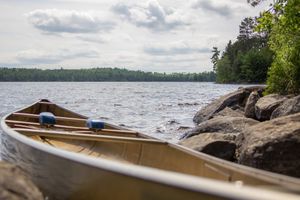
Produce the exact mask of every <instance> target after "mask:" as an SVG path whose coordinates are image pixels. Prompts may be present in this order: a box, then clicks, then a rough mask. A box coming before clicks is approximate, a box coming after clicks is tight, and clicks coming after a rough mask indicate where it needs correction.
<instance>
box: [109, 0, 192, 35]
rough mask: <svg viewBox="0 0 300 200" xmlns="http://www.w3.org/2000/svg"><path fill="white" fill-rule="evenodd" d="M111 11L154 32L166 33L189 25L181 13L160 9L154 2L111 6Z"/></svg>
mask: <svg viewBox="0 0 300 200" xmlns="http://www.w3.org/2000/svg"><path fill="white" fill-rule="evenodd" d="M112 11H113V12H115V13H116V14H118V15H120V16H121V17H122V18H123V19H126V20H128V21H129V22H131V23H132V24H134V25H136V26H138V27H146V28H148V29H151V30H154V31H167V30H171V29H174V28H176V27H179V26H184V25H188V24H189V22H188V21H187V20H186V19H185V17H184V16H183V15H182V13H179V11H176V10H174V9H171V8H170V9H166V8H164V7H162V6H161V5H160V4H159V2H158V1H156V0H151V1H148V2H147V3H146V4H143V5H137V4H135V5H127V4H125V3H118V4H116V5H114V6H112Z"/></svg>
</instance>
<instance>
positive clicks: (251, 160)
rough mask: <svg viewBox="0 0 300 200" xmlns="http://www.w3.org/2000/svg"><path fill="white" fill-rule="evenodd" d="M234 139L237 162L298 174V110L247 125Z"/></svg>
mask: <svg viewBox="0 0 300 200" xmlns="http://www.w3.org/2000/svg"><path fill="white" fill-rule="evenodd" d="M238 141H239V142H238V143H237V144H238V150H237V157H238V162H239V163H240V164H244V165H248V166H251V167H255V168H260V169H264V170H268V171H272V172H277V173H281V174H286V175H290V176H295V177H300V170H299V169H300V148H299V147H300V113H297V114H293V115H288V116H285V117H280V118H276V119H273V120H270V121H266V122H262V123H259V124H257V125H254V126H250V127H248V128H246V129H245V130H244V132H243V133H242V134H241V137H240V138H239V139H238Z"/></svg>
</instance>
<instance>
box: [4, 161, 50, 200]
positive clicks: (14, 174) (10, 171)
mask: <svg viewBox="0 0 300 200" xmlns="http://www.w3.org/2000/svg"><path fill="white" fill-rule="evenodd" d="M0 174H1V176H0V199H7V200H8V199H9V200H28V199H31V200H43V199H44V197H43V195H42V193H41V192H40V191H39V189H38V188H37V186H35V184H34V183H33V182H32V181H31V180H30V178H29V176H28V175H27V174H26V173H25V172H24V171H22V170H21V169H20V168H19V167H17V166H15V165H12V164H9V163H7V162H3V161H0Z"/></svg>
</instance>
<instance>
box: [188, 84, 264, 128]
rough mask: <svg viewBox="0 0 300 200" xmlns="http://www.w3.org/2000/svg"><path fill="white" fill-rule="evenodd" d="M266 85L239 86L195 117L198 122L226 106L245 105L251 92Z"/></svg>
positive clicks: (210, 116)
mask: <svg viewBox="0 0 300 200" xmlns="http://www.w3.org/2000/svg"><path fill="white" fill-rule="evenodd" d="M264 88H265V87H264V86H251V87H247V88H239V89H238V90H237V91H235V92H232V93H229V94H227V95H224V96H222V97H220V98H219V99H217V100H215V101H213V102H211V103H210V104H208V105H207V106H205V107H203V108H201V109H200V110H199V111H198V112H197V113H196V115H195V116H194V118H193V121H194V122H195V123H197V124H199V123H201V122H203V121H206V120H208V119H211V118H212V116H213V115H214V114H216V113H218V112H220V111H221V110H223V109H224V108H226V107H230V108H236V107H244V106H245V104H246V100H247V98H248V96H249V95H250V93H251V92H252V91H254V90H259V91H263V90H264Z"/></svg>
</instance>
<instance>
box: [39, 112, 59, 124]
mask: <svg viewBox="0 0 300 200" xmlns="http://www.w3.org/2000/svg"><path fill="white" fill-rule="evenodd" d="M39 122H40V124H41V125H54V124H55V123H56V120H55V116H54V115H53V114H52V113H50V112H41V113H40V115H39Z"/></svg>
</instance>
